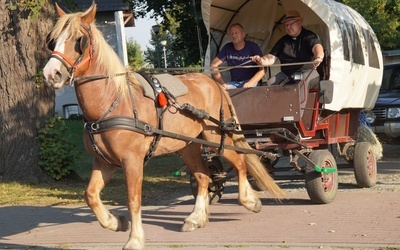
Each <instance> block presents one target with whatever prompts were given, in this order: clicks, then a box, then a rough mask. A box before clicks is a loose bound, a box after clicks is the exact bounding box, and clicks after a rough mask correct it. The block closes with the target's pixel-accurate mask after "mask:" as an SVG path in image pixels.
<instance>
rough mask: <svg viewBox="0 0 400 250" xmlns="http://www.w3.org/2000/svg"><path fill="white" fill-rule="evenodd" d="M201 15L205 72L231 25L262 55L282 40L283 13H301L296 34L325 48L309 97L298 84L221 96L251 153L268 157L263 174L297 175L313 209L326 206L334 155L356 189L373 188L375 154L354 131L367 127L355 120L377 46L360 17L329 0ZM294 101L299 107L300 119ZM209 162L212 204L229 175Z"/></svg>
mask: <svg viewBox="0 0 400 250" xmlns="http://www.w3.org/2000/svg"><path fill="white" fill-rule="evenodd" d="M202 8H203V20H204V23H205V26H206V27H207V29H208V33H209V45H208V49H207V55H206V65H207V64H208V63H209V61H210V59H212V58H214V56H215V55H216V53H217V52H218V51H219V49H220V48H222V46H223V45H224V44H225V43H226V42H228V41H229V34H228V33H227V30H228V28H229V26H230V25H231V24H233V23H241V24H242V25H243V26H244V27H245V29H246V33H247V39H248V40H252V41H254V42H256V43H258V44H259V45H260V47H261V48H262V50H263V52H264V54H267V53H268V51H269V50H270V48H271V47H272V46H273V45H274V44H275V42H276V40H277V39H279V38H280V37H281V36H282V35H284V33H285V29H284V28H283V26H282V25H281V24H280V21H281V20H282V19H283V18H284V17H285V11H287V10H292V9H295V10H298V11H299V12H300V13H302V16H304V17H305V18H304V21H303V24H304V27H306V28H307V29H309V30H312V31H314V32H315V33H316V34H317V35H318V36H319V37H320V38H321V40H322V42H323V47H324V49H325V59H324V61H323V64H322V65H321V66H320V67H319V69H318V70H319V73H320V75H321V81H320V84H319V86H318V88H315V89H312V90H310V93H309V95H308V98H307V100H304V98H303V97H302V96H304V95H302V94H301V92H302V91H307V90H305V89H304V88H303V87H302V86H303V85H302V84H301V81H297V82H295V83H294V84H287V85H275V86H260V87H255V88H243V89H233V90H228V92H229V94H230V96H231V98H232V101H233V104H234V106H235V109H236V113H237V115H238V118H239V123H240V126H241V129H242V133H243V134H245V136H246V139H247V141H248V142H249V144H250V145H252V147H253V148H255V149H257V150H261V151H265V152H271V154H274V155H275V157H276V159H268V158H266V157H264V158H263V162H264V164H265V166H266V168H267V169H268V171H269V172H270V173H277V172H283V171H288V170H289V171H293V170H294V171H295V172H298V173H300V176H301V177H303V178H305V185H306V189H307V192H308V194H309V196H310V198H311V200H312V201H313V202H315V203H329V202H331V201H332V200H333V199H334V197H335V195H336V192H337V189H338V182H339V180H338V172H337V164H336V160H335V159H336V158H337V156H339V157H342V158H344V159H345V160H346V161H348V162H349V163H350V165H352V166H353V167H354V174H355V177H356V181H357V184H358V186H360V187H371V186H373V185H375V182H376V174H377V163H376V161H377V157H378V155H377V153H375V151H376V150H375V149H374V148H373V147H374V145H371V143H374V142H375V141H374V140H368V139H366V138H365V137H362V138H361V136H360V135H359V132H360V131H359V128H360V129H362V131H365V129H367V128H365V127H362V126H360V125H359V117H360V112H362V110H363V109H367V110H368V109H372V108H373V106H374V104H375V101H376V98H377V95H378V92H379V87H380V84H381V78H382V68H383V66H382V55H381V51H380V46H379V43H378V40H377V38H376V36H375V34H374V32H373V31H372V29H371V27H370V26H369V25H368V23H367V22H366V21H365V20H364V19H363V18H362V17H361V16H360V14H358V13H357V12H355V11H354V10H353V9H351V8H349V7H348V6H345V5H343V4H340V3H337V2H335V1H330V0H296V1H294V0H269V1H265V0H252V1H247V0H235V1H223V0H203V1H202ZM277 66H280V65H277ZM277 66H274V65H273V66H272V67H270V68H268V69H266V70H267V71H266V72H267V74H266V75H267V77H268V76H271V74H275V73H276V72H277V71H278V70H279V67H277ZM228 68H229V67H228ZM225 77H227V78H229V75H227V76H225ZM302 102H307V103H306V108H305V110H304V114H303V115H302V116H301V113H302V111H301V110H300V103H302ZM367 132H368V131H367ZM370 136H372V139H374V135H373V134H372V133H371V134H370ZM378 150H379V149H378ZM378 154H379V152H378ZM281 156H286V157H288V158H289V161H290V162H289V164H288V166H286V167H282V164H278V163H279V158H281ZM210 158H211V157H210V156H208V160H209V165H210V168H211V169H213V170H214V172H215V178H214V183H212V184H211V185H210V186H211V187H210V194H211V195H213V197H214V198H215V199H217V200H218V198H219V197H220V196H221V195H222V191H223V188H224V185H223V183H221V182H224V181H226V180H227V179H229V177H230V176H231V174H229V173H228V172H229V168H228V171H225V170H224V169H223V168H222V164H221V162H220V161H218V159H210ZM275 176H276V178H277V177H279V175H275Z"/></svg>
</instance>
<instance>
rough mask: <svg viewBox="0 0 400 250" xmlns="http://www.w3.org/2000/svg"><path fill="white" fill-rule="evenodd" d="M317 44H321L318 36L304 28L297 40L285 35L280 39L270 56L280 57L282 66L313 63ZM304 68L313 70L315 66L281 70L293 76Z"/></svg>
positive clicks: (282, 68) (296, 66) (288, 67)
mask: <svg viewBox="0 0 400 250" xmlns="http://www.w3.org/2000/svg"><path fill="white" fill-rule="evenodd" d="M316 44H321V41H320V39H319V38H318V36H317V35H316V34H315V33H314V32H312V31H310V30H307V29H305V28H302V30H301V32H300V34H299V35H298V36H297V37H296V38H292V37H291V36H289V35H285V36H283V37H282V38H281V39H279V40H278V42H276V44H275V45H274V47H273V48H272V49H271V52H270V54H272V55H274V56H276V57H278V58H279V60H280V61H281V63H282V64H285V63H298V62H311V61H313V60H314V54H313V52H312V49H313V47H314V46H315V45H316ZM303 66H304V67H303ZM302 68H303V69H312V68H313V65H312V64H309V65H294V66H282V67H281V70H282V72H283V73H285V74H286V75H288V76H291V75H293V73H294V72H296V71H300V70H301V69H302Z"/></svg>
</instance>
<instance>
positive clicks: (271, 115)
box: [228, 84, 300, 125]
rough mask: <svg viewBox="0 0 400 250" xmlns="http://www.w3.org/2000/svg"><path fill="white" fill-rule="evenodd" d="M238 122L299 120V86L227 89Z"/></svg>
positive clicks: (264, 122) (263, 122)
mask: <svg viewBox="0 0 400 250" xmlns="http://www.w3.org/2000/svg"><path fill="white" fill-rule="evenodd" d="M228 92H229V95H230V96H231V98H232V101H233V105H234V107H235V109H236V113H237V115H238V118H239V122H240V124H243V125H246V124H268V123H282V122H296V121H299V120H300V93H299V86H298V85H297V84H295V85H284V86H279V85H275V86H260V87H255V88H240V89H230V90H228Z"/></svg>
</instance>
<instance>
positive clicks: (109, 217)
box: [85, 159, 129, 231]
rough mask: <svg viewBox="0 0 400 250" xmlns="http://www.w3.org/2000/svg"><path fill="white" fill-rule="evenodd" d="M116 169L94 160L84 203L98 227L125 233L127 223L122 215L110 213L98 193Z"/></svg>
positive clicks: (127, 226)
mask: <svg viewBox="0 0 400 250" xmlns="http://www.w3.org/2000/svg"><path fill="white" fill-rule="evenodd" d="M116 169H117V167H114V166H110V165H108V164H106V163H104V162H103V161H100V160H98V159H95V160H94V161H93V166H92V174H91V177H90V181H89V185H88V187H87V189H86V191H85V201H86V203H87V205H88V206H89V207H90V208H91V209H92V210H93V212H94V214H95V215H96V218H97V220H98V221H99V223H100V225H101V226H102V227H104V228H108V229H111V230H113V231H127V230H128V228H129V221H128V220H127V219H126V218H125V217H124V216H122V215H117V214H113V213H111V212H110V211H109V210H108V209H107V208H106V207H105V206H104V205H103V203H102V202H101V199H100V192H101V190H102V189H103V188H104V187H105V185H106V184H107V183H108V182H109V181H110V179H111V177H112V175H113V174H114V172H115V170H116Z"/></svg>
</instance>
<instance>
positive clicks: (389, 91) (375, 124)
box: [367, 62, 400, 143]
mask: <svg viewBox="0 0 400 250" xmlns="http://www.w3.org/2000/svg"><path fill="white" fill-rule="evenodd" d="M367 121H368V122H369V123H370V125H371V128H372V130H373V131H374V132H375V133H376V135H377V136H378V138H379V139H380V140H381V141H383V142H386V143H400V62H396V63H391V64H386V65H384V71H383V79H382V85H381V88H380V92H379V95H378V99H377V100H376V103H375V107H374V108H373V109H372V110H371V111H369V112H367Z"/></svg>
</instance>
